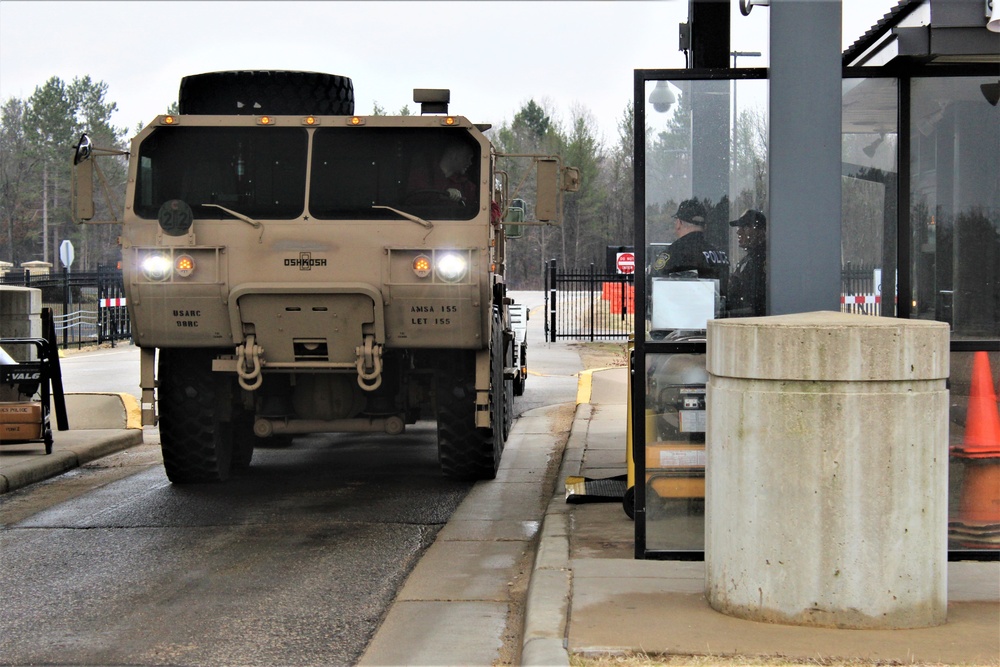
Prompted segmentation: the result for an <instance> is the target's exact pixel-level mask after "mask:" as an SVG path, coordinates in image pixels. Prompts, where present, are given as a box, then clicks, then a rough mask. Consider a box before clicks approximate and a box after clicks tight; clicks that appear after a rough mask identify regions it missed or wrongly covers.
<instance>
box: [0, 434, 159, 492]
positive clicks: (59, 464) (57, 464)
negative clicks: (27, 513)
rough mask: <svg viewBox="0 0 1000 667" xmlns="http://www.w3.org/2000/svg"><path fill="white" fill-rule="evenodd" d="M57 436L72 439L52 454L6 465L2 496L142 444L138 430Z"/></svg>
mask: <svg viewBox="0 0 1000 667" xmlns="http://www.w3.org/2000/svg"><path fill="white" fill-rule="evenodd" d="M55 437H57V438H59V439H61V440H64V441H65V440H68V441H69V444H62V443H60V447H59V449H57V450H53V451H52V453H51V454H44V453H43V452H41V453H39V456H38V457H37V458H36V457H32V458H30V459H28V460H27V461H24V462H22V463H15V464H13V465H9V466H4V469H3V472H2V473H0V494H2V493H8V492H10V491H15V490H17V489H20V488H22V487H25V486H27V485H29V484H34V483H35V482H41V481H42V480H46V479H49V478H50V477H55V476H56V475H61V474H62V473H64V472H66V471H67V470H72V469H73V468H78V467H80V466H82V465H84V464H86V463H90V462H91V461H93V460H95V459H99V458H101V457H103V456H107V455H108V454H114V453H115V452H120V451H122V450H123V449H128V448H129V447H134V446H135V445H140V444H142V431H141V430H138V429H113V430H112V429H95V430H91V431H60V432H59V434H58V435H56V436H55Z"/></svg>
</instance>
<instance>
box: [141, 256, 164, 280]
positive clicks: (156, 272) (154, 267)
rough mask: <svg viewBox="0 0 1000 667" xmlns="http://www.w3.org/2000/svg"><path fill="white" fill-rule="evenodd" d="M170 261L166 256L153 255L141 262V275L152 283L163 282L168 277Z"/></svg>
mask: <svg viewBox="0 0 1000 667" xmlns="http://www.w3.org/2000/svg"><path fill="white" fill-rule="evenodd" d="M170 268H171V261H170V257H169V256H168V255H162V254H159V253H155V254H152V255H148V256H147V257H146V258H145V259H143V260H142V275H144V276H145V277H146V279H147V280H151V281H153V282H163V281H164V280H166V279H167V278H169V277H170Z"/></svg>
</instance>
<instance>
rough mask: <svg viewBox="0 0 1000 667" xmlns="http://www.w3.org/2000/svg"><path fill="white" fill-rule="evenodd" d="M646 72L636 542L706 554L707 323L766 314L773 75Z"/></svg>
mask: <svg viewBox="0 0 1000 667" xmlns="http://www.w3.org/2000/svg"><path fill="white" fill-rule="evenodd" d="M636 75H637V81H636V97H637V101H636V109H637V113H636V123H637V127H642V128H643V130H644V131H638V130H637V131H636V136H637V137H645V140H644V141H642V142H641V143H640V142H639V141H638V140H637V143H636V154H637V155H640V154H641V155H642V158H643V159H642V160H641V161H640V160H637V166H638V165H640V164H641V165H642V171H641V173H637V183H638V184H639V186H638V187H637V192H641V201H642V208H641V209H639V210H637V218H638V219H637V223H636V228H637V230H636V231H637V233H636V245H637V249H639V250H640V253H637V254H638V255H639V257H638V258H637V260H638V261H637V266H636V276H637V278H636V282H637V287H636V292H637V299H639V300H640V303H637V304H636V306H637V312H639V313H641V314H642V315H641V317H640V318H638V319H637V322H641V323H642V324H643V328H642V329H639V330H638V331H637V332H636V334H637V335H636V354H635V361H634V363H635V372H634V373H633V375H632V382H633V388H632V394H631V396H632V405H635V406H639V409H637V410H633V422H632V423H633V432H634V433H635V434H636V437H635V438H634V442H633V443H632V445H631V447H630V451H629V455H630V456H631V462H632V466H630V471H631V472H633V473H634V474H631V475H630V480H629V484H630V485H631V487H632V491H630V492H629V493H630V494H631V496H633V497H634V503H635V507H636V510H637V511H636V512H635V521H636V552H637V556H640V557H669V558H676V557H685V554H689V555H692V554H693V555H697V556H700V554H701V552H702V551H703V549H704V516H705V514H704V510H705V504H704V497H705V435H706V427H707V421H706V410H705V403H706V391H707V382H708V374H707V372H706V370H705V335H706V326H707V322H708V320H711V319H715V318H720V317H746V316H755V315H765V314H766V312H767V304H766V299H767V290H766V263H767V251H766V238H767V237H766V227H767V215H768V200H767V194H768V182H767V136H768V128H767V118H768V113H767V81H766V80H765V79H764V78H763V77H764V75H765V70H756V69H740V70H721V71H720V70H711V71H708V70H705V71H703V72H700V73H699V71H698V70H683V71H660V72H655V71H650V72H648V73H644V72H641V71H638V72H636ZM643 75H646V76H643ZM658 75H659V76H658ZM699 76H701V77H703V78H698V77H699ZM640 77H642V78H641V80H640ZM640 95H641V99H640ZM640 123H641V125H640ZM640 263H641V265H640ZM640 283H641V284H640ZM637 328H638V327H637ZM640 369H641V370H640ZM626 502H629V498H628V497H627V498H626ZM640 552H641V553H640Z"/></svg>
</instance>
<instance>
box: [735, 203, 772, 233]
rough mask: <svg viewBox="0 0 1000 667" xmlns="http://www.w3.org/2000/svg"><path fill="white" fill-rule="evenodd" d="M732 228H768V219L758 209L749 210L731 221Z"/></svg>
mask: <svg viewBox="0 0 1000 667" xmlns="http://www.w3.org/2000/svg"><path fill="white" fill-rule="evenodd" d="M729 224H730V226H732V227H760V228H764V227H767V217H765V216H764V214H763V213H761V212H760V211H758V210H757V209H753V208H748V209H747V210H746V211H744V212H743V215H741V216H740V217H738V218H736V219H735V220H730V221H729Z"/></svg>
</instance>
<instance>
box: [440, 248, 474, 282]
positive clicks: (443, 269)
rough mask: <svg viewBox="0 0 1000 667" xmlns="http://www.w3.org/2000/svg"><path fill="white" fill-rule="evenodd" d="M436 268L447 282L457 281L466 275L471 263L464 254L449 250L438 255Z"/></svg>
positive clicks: (441, 277)
mask: <svg viewBox="0 0 1000 667" xmlns="http://www.w3.org/2000/svg"><path fill="white" fill-rule="evenodd" d="M434 268H435V271H436V272H437V276H438V278H440V279H441V280H443V281H445V282H447V283H457V282H458V281H460V280H461V279H462V278H464V277H465V274H466V271H467V270H468V268H469V265H468V261H467V260H466V259H465V257H463V256H462V255H459V254H457V253H453V252H449V253H444V254H442V255H438V256H437V265H436V266H435V267H434Z"/></svg>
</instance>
